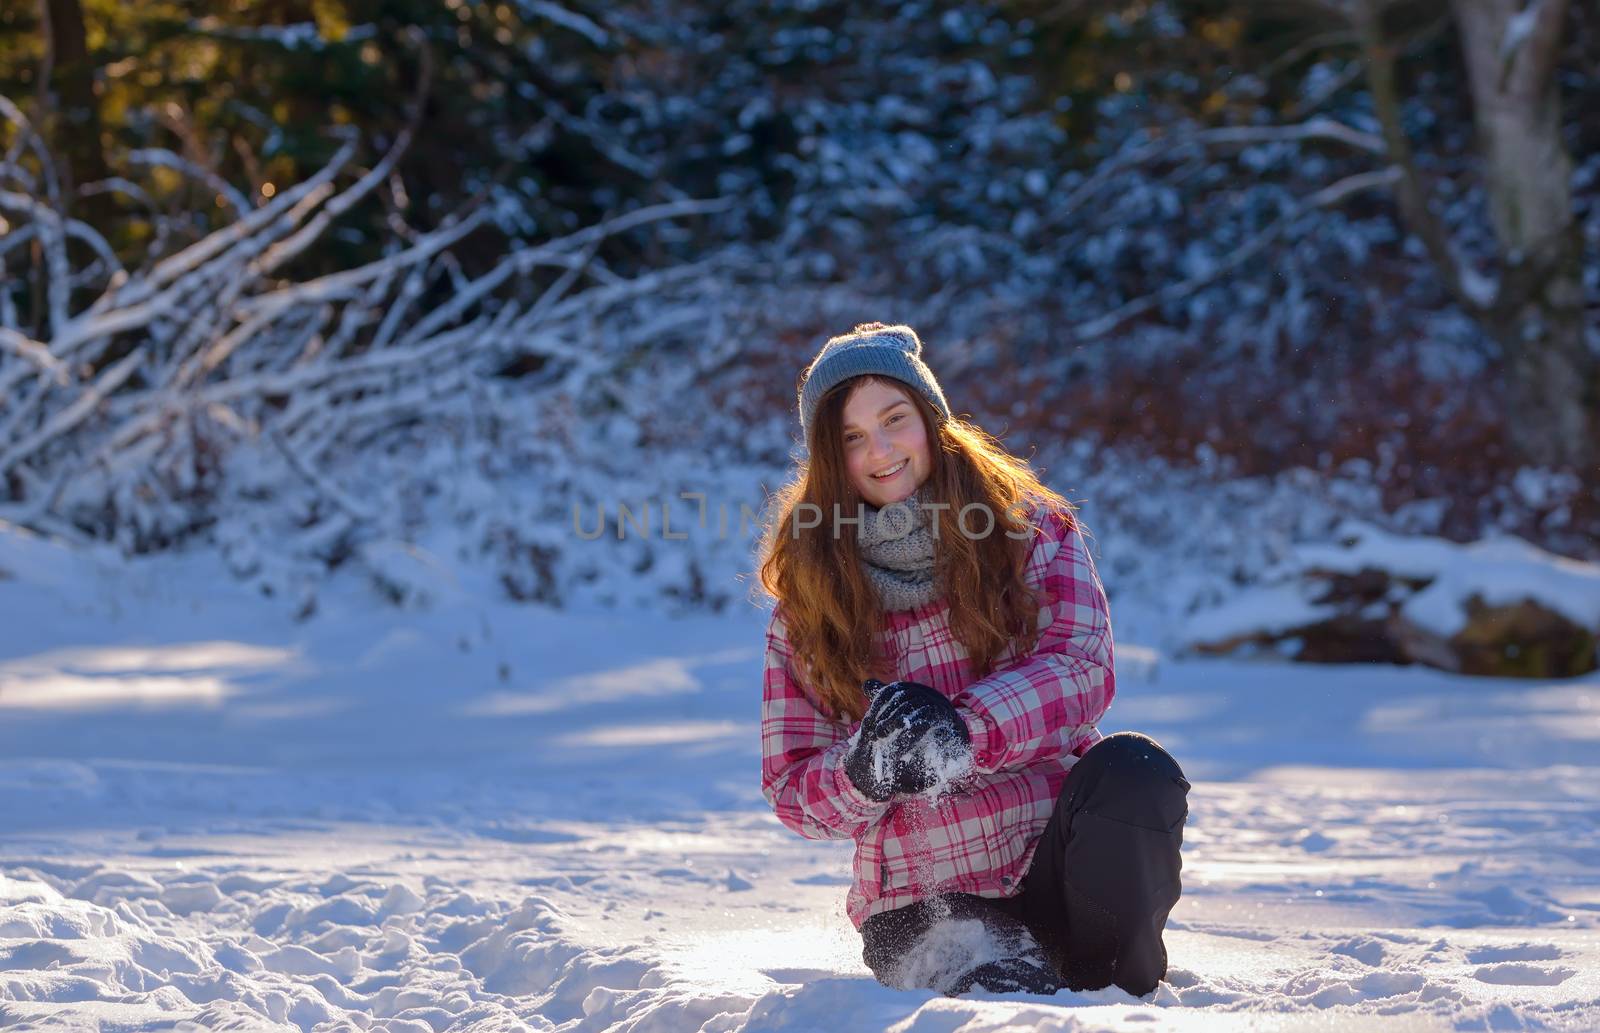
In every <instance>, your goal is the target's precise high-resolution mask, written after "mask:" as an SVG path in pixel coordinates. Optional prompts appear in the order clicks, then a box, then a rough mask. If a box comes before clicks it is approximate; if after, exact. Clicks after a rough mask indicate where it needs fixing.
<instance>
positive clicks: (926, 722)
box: [844, 679, 972, 802]
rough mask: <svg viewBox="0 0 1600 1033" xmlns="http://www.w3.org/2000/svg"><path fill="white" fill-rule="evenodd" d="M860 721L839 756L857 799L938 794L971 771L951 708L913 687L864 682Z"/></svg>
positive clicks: (968, 750) (966, 742)
mask: <svg viewBox="0 0 1600 1033" xmlns="http://www.w3.org/2000/svg"><path fill="white" fill-rule="evenodd" d="M865 688H866V690H867V692H868V693H869V694H871V695H872V703H871V704H870V705H869V706H868V707H867V713H866V716H865V717H863V718H862V719H861V725H860V727H858V728H857V729H856V733H855V736H854V738H853V739H852V740H851V742H850V751H849V753H847V754H846V756H845V764H844V772H845V775H846V776H847V777H848V778H849V779H850V781H851V782H852V783H853V784H854V785H855V787H856V788H857V789H859V790H860V791H861V793H862V795H864V796H866V797H868V798H869V799H873V800H877V801H880V802H881V801H884V800H887V799H889V798H890V797H891V796H894V795H895V794H896V793H922V792H928V791H930V790H931V791H933V792H935V793H937V792H939V791H942V790H943V789H944V787H945V786H946V785H947V784H948V783H949V782H950V781H951V780H953V779H956V778H960V777H961V776H962V775H964V774H966V773H967V772H968V771H970V770H971V769H972V735H971V733H969V732H968V731H967V724H966V722H965V721H963V720H961V715H960V714H958V713H957V712H956V708H955V705H954V704H952V703H951V702H950V701H949V700H948V699H946V698H945V697H944V696H943V695H942V694H941V693H940V692H939V691H938V690H937V689H934V688H930V687H929V686H927V685H922V684H920V683H918V682H909V681H897V682H891V683H890V684H888V685H884V684H883V683H882V682H879V681H877V680H875V679H869V680H868V681H867V682H866V685H865Z"/></svg>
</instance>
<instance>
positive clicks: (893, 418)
mask: <svg viewBox="0 0 1600 1033" xmlns="http://www.w3.org/2000/svg"><path fill="white" fill-rule="evenodd" d="M905 418H906V414H905V413H903V412H897V413H895V414H894V415H893V416H891V417H889V422H890V423H899V422H900V421H901V420H903V419H905Z"/></svg>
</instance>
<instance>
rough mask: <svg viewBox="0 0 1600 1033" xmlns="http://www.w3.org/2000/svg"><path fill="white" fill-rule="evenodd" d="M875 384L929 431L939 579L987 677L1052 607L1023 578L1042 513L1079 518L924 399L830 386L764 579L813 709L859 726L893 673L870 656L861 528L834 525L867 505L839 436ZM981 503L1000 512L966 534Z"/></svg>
mask: <svg viewBox="0 0 1600 1033" xmlns="http://www.w3.org/2000/svg"><path fill="white" fill-rule="evenodd" d="M873 380H879V381H882V382H883V383H885V384H887V385H888V386H890V387H896V388H900V389H901V390H904V391H905V393H906V395H907V396H908V397H910V399H911V400H912V403H913V404H914V405H915V406H916V407H917V409H918V411H919V412H920V413H921V416H922V422H923V426H924V427H926V428H928V453H929V459H930V465H931V469H930V471H929V473H928V479H927V481H926V482H925V486H926V487H928V488H929V489H930V490H929V492H928V495H929V496H930V498H929V502H930V503H932V504H937V503H945V504H946V506H945V508H943V509H935V510H934V511H933V513H932V517H933V519H935V520H937V521H938V533H937V536H936V544H935V546H934V576H935V578H936V579H938V584H939V586H940V588H941V590H942V592H943V594H944V596H945V599H946V601H947V602H948V604H949V620H950V629H951V631H952V633H953V634H954V635H955V637H956V638H957V639H958V640H959V641H960V642H961V644H962V645H963V646H965V647H966V650H967V653H968V656H969V657H970V659H971V662H972V670H973V676H974V677H982V676H984V675H986V674H989V673H990V672H991V671H992V670H993V668H994V665H995V662H996V660H997V659H998V658H999V657H1000V656H1001V655H1002V654H1003V653H1004V652H1005V651H1006V649H1007V648H1008V647H1009V646H1010V645H1011V644H1012V641H1013V639H1021V642H1020V643H1019V646H1018V654H1019V655H1021V654H1022V653H1026V652H1028V651H1030V650H1031V649H1032V648H1033V645H1034V643H1035V641H1036V636H1037V635H1038V627H1037V622H1038V617H1039V608H1040V606H1042V605H1045V604H1046V603H1048V602H1049V601H1048V600H1040V599H1038V598H1036V597H1035V595H1034V592H1033V591H1032V590H1031V589H1030V588H1029V587H1028V585H1027V584H1026V582H1025V581H1024V579H1023V573H1024V570H1025V569H1026V567H1027V561H1028V553H1029V550H1030V549H1031V548H1032V546H1033V536H1034V534H1035V533H1037V529H1036V526H1035V525H1036V523H1037V522H1038V519H1039V517H1040V514H1041V513H1042V512H1043V511H1054V512H1056V513H1059V514H1061V515H1062V516H1064V517H1065V518H1066V519H1067V520H1069V521H1072V520H1075V516H1074V513H1073V507H1072V505H1071V503H1069V502H1068V501H1067V500H1066V499H1064V498H1062V497H1061V496H1060V495H1058V494H1056V493H1055V492H1053V491H1051V490H1050V489H1049V488H1047V487H1045V486H1044V484H1043V483H1042V482H1041V481H1040V480H1039V478H1038V476H1037V475H1036V474H1035V473H1034V472H1033V470H1032V468H1031V467H1029V465H1028V463H1027V461H1026V460H1024V459H1019V458H1017V457H1016V456H1013V455H1011V454H1010V453H1009V452H1007V451H1006V450H1005V447H1004V446H1003V445H1001V444H1000V442H999V441H998V440H996V439H995V438H994V437H992V436H990V435H989V434H988V433H987V432H985V431H984V430H983V429H982V428H980V427H978V426H977V425H976V424H973V423H969V422H967V421H965V420H962V419H960V418H956V417H951V418H948V419H946V418H944V416H943V414H941V413H940V412H939V411H938V410H936V409H934V408H933V406H931V405H930V404H929V403H928V401H927V400H926V399H925V398H923V397H922V393H921V392H919V391H914V390H910V389H908V388H906V387H905V385H903V384H901V383H900V382H899V381H896V380H887V379H884V378H882V377H875V376H872V375H870V374H869V375H866V376H860V377H853V378H851V379H849V380H846V381H844V382H843V383H841V384H839V385H838V386H836V387H834V388H833V389H832V390H830V391H829V392H828V393H827V394H826V395H824V396H823V397H822V398H821V400H820V402H819V404H818V406H817V414H816V417H815V419H813V420H812V421H811V440H810V441H809V443H808V445H809V452H810V456H809V458H808V459H806V460H804V461H802V462H801V463H800V464H799V465H798V467H797V470H796V475H795V477H794V479H793V480H791V481H790V482H789V483H787V484H785V485H784V486H783V487H782V488H780V489H778V491H777V492H775V493H774V495H773V497H772V499H771V500H770V504H769V508H768V518H767V523H766V526H765V528H764V533H763V536H762V541H761V557H762V558H761V564H760V568H759V576H760V580H761V587H762V588H763V589H765V590H766V592H767V594H768V595H770V596H772V597H773V598H774V599H776V600H777V604H778V608H779V610H780V611H781V616H782V619H783V622H784V625H785V627H786V629H787V631H788V637H789V643H790V646H791V648H792V650H793V655H794V658H795V663H796V665H797V667H798V669H799V670H800V671H801V672H802V673H803V674H804V676H805V677H806V678H808V679H809V681H810V685H811V688H812V690H813V691H814V693H815V694H816V699H815V700H814V702H815V703H816V704H817V706H818V707H819V709H821V710H822V711H823V712H825V713H827V714H828V715H829V716H831V717H834V718H836V719H846V718H848V719H850V720H856V719H859V718H860V717H861V716H862V714H864V713H865V712H866V702H867V701H866V696H865V693H864V692H863V691H862V687H861V683H862V682H863V681H865V680H866V679H867V678H868V677H882V678H885V679H886V680H887V678H888V676H889V671H888V668H887V658H885V657H882V656H878V655H875V652H874V643H875V639H876V634H875V632H876V631H877V629H878V628H879V627H880V626H881V622H882V619H883V613H882V610H881V608H880V605H879V602H878V597H877V593H876V592H875V591H874V590H873V588H872V585H871V584H870V583H869V582H868V581H867V579H866V576H865V575H864V574H863V573H862V570H861V563H860V558H859V557H860V553H859V551H858V549H857V545H856V528H855V526H854V525H853V524H848V523H843V522H842V521H841V523H840V525H837V526H839V527H843V528H847V529H848V530H842V531H840V532H839V533H835V530H836V525H835V523H834V521H833V514H834V513H836V512H837V513H839V514H840V515H842V516H845V517H854V516H856V515H857V514H858V512H859V510H858V509H857V507H858V505H860V504H862V503H864V502H865V499H863V498H862V497H861V495H860V494H859V493H858V492H857V491H856V489H855V487H854V485H852V484H851V483H850V478H849V474H848V472H847V471H846V469H845V464H844V445H843V441H842V437H843V423H844V407H845V402H846V401H847V400H848V399H849V397H850V394H851V393H852V392H853V391H854V390H855V388H856V387H857V386H858V385H860V384H862V383H865V382H869V381H873ZM974 503H977V504H981V505H984V506H987V507H988V512H989V513H992V514H994V528H993V530H992V531H991V532H989V533H987V534H984V533H983V529H984V525H985V524H986V522H987V518H986V517H984V516H981V515H979V516H977V517H975V518H969V519H968V521H967V532H966V533H963V531H962V529H961V526H960V524H959V523H958V521H959V519H960V516H959V515H960V514H961V513H962V512H963V511H964V507H966V506H968V505H971V504H974ZM804 504H809V506H814V507H816V508H815V509H810V508H807V509H805V510H803V511H802V512H804V513H806V514H808V515H811V514H817V513H820V514H822V518H821V523H820V524H819V525H817V526H815V527H808V526H807V525H806V524H805V523H801V522H798V521H796V519H795V516H796V514H795V510H796V508H797V507H799V506H801V505H804ZM835 506H837V507H838V508H837V509H835V508H834V507H835ZM1030 510H1032V512H1031V513H1030ZM974 512H977V513H980V514H981V511H974ZM1030 517H1031V519H1030ZM974 525H976V526H974Z"/></svg>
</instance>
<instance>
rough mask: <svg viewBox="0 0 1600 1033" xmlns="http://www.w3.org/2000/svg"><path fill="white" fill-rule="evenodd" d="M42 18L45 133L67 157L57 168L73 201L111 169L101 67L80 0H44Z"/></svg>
mask: <svg viewBox="0 0 1600 1033" xmlns="http://www.w3.org/2000/svg"><path fill="white" fill-rule="evenodd" d="M39 18H40V22H41V28H42V29H43V30H44V44H45V46H44V67H43V68H42V69H41V72H42V74H41V75H40V76H39V88H40V93H41V96H40V100H41V102H42V104H41V106H42V108H43V114H44V116H45V117H44V120H43V121H44V126H45V138H46V139H47V140H48V141H49V142H50V149H51V152H52V153H54V154H55V155H56V156H57V158H58V159H64V160H63V161H62V167H60V168H58V170H57V171H58V173H59V174H60V176H61V178H62V184H61V187H62V193H63V203H66V204H68V205H71V202H72V195H73V192H74V191H75V190H77V188H79V187H81V186H83V185H84V184H85V183H91V182H94V181H95V180H100V179H105V178H106V177H107V175H108V174H109V173H108V172H107V170H106V160H105V153H104V152H103V151H102V150H101V148H100V104H99V100H98V98H97V97H96V96H95V92H94V71H95V69H94V64H93V62H92V61H91V60H90V58H89V41H88V34H87V33H86V32H85V31H84V24H83V7H82V5H81V4H80V3H79V0H39ZM74 207H82V206H81V205H79V206H74Z"/></svg>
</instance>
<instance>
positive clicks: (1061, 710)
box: [955, 514, 1116, 773]
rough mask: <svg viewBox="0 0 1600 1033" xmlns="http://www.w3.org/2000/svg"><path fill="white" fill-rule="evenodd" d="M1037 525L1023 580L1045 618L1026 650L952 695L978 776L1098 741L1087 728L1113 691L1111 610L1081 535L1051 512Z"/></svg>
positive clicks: (1068, 521) (1073, 524)
mask: <svg viewBox="0 0 1600 1033" xmlns="http://www.w3.org/2000/svg"><path fill="white" fill-rule="evenodd" d="M1041 529H1042V530H1044V531H1045V533H1044V534H1041V535H1040V536H1039V537H1038V538H1037V539H1036V541H1035V544H1034V548H1033V553H1032V555H1030V557H1029V560H1028V570H1027V573H1026V574H1025V577H1026V579H1027V581H1028V583H1029V584H1030V585H1032V586H1033V587H1034V588H1035V589H1036V590H1039V591H1040V592H1041V603H1042V605H1043V606H1044V608H1043V609H1041V611H1040V619H1041V620H1045V619H1046V615H1047V614H1048V620H1049V623H1048V624H1046V625H1045V626H1044V627H1043V629H1042V630H1041V631H1040V634H1039V638H1038V641H1037V642H1036V643H1035V645H1034V649H1033V651H1032V652H1031V653H1029V654H1028V655H1027V656H1024V657H1022V658H1021V659H1020V660H1014V661H1012V662H1011V664H1010V666H1009V667H1006V668H1004V669H1002V670H997V671H995V672H994V673H992V674H990V675H988V676H987V677H984V678H982V679H979V680H978V681H976V682H973V683H972V684H971V685H969V686H967V687H966V688H965V689H964V690H962V692H961V693H960V694H959V695H958V696H956V698H955V704H956V707H957V709H958V710H959V711H960V712H961V716H962V717H963V718H964V719H965V720H966V722H967V728H968V730H969V731H970V732H971V733H972V752H973V759H974V762H975V767H976V768H977V770H978V771H979V772H980V773H992V772H995V771H1003V770H1006V769H1010V768H1020V767H1023V766H1025V765H1027V764H1029V763H1030V762H1032V761H1035V760H1039V759H1042V758H1044V757H1047V756H1051V755H1056V754H1060V753H1062V752H1063V751H1065V750H1067V749H1068V748H1069V747H1070V745H1071V743H1072V742H1073V741H1074V740H1076V741H1080V742H1081V741H1082V739H1083V738H1084V737H1085V736H1086V735H1092V736H1093V737H1094V738H1098V734H1097V733H1096V732H1095V731H1094V729H1093V727H1092V726H1093V725H1094V723H1095V722H1096V721H1098V720H1100V718H1101V717H1102V716H1103V715H1104V714H1105V712H1106V709H1107V708H1108V707H1110V705H1111V699H1112V697H1113V696H1114V695H1115V694H1116V669H1115V664H1114V662H1113V659H1112V649H1111V616H1110V607H1109V606H1108V605H1107V603H1106V593H1105V589H1104V588H1103V587H1102V586H1101V584H1100V577H1099V575H1098V574H1097V573H1096V572H1095V569H1094V562H1093V561H1092V560H1091V559H1090V558H1089V550H1088V548H1087V546H1086V545H1085V544H1084V541H1083V534H1082V532H1081V531H1080V530H1079V529H1078V527H1077V525H1076V522H1074V521H1073V520H1071V518H1070V517H1064V516H1060V515H1056V514H1051V515H1050V516H1049V517H1047V518H1046V520H1045V521H1044V522H1043V523H1042V525H1041ZM1084 726H1089V728H1088V729H1085V728H1084Z"/></svg>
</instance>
